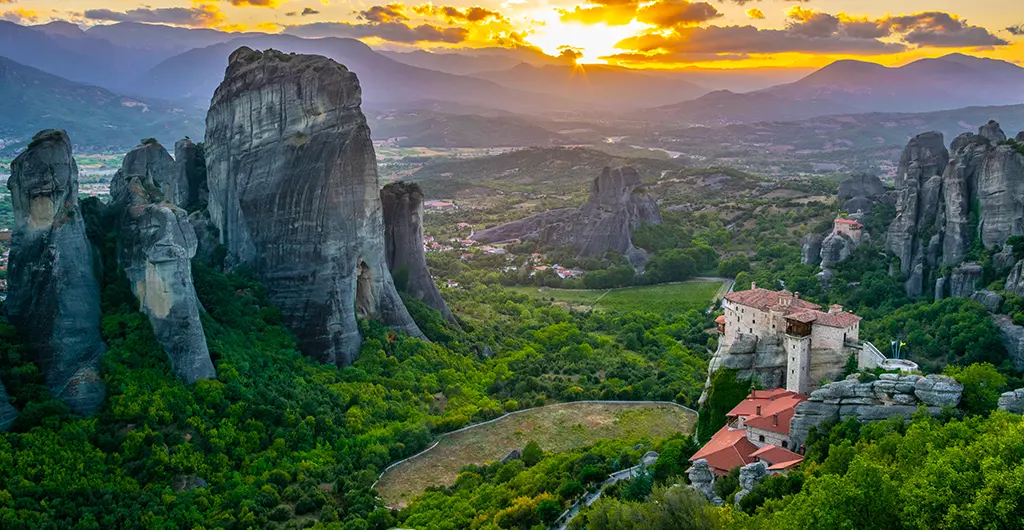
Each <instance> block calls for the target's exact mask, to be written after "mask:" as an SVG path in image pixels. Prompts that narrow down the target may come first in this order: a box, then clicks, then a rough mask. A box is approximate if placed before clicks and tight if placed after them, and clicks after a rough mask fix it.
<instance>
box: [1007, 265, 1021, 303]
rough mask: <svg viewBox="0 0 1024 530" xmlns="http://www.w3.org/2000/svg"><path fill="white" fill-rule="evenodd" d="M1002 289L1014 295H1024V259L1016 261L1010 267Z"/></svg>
mask: <svg viewBox="0 0 1024 530" xmlns="http://www.w3.org/2000/svg"><path fill="white" fill-rule="evenodd" d="M1004 290H1005V291H1006V292H1007V293H1009V294H1012V295H1014V296H1024V260H1021V261H1018V262H1017V263H1016V264H1014V266H1013V268H1012V269H1010V274H1009V275H1008V276H1007V277H1006V285H1005V286H1004Z"/></svg>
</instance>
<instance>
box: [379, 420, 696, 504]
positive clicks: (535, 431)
mask: <svg viewBox="0 0 1024 530" xmlns="http://www.w3.org/2000/svg"><path fill="white" fill-rule="evenodd" d="M696 422H697V414H696V413H695V412H694V411H692V410H690V409H688V408H686V407H683V406H681V405H677V404H674V403H665V402H650V401H648V402H622V401H615V402H613V401H609V402H593V401H581V402H574V403H560V404H557V405H550V406H546V407H539V408H535V409H529V410H524V411H521V412H517V413H512V414H509V415H506V416H503V417H501V418H499V419H497V420H494V421H491V422H486V423H482V424H477V425H472V426H470V427H467V428H465V429H463V430H461V431H456V432H453V433H450V434H447V435H445V436H444V437H442V438H441V439H440V440H439V441H438V443H437V444H436V445H435V446H433V447H431V448H430V449H428V450H426V451H424V452H423V453H420V454H419V455H416V456H414V457H412V458H410V459H408V460H406V461H404V462H401V463H399V464H398V465H396V466H394V467H392V468H390V469H388V470H387V471H385V472H384V474H383V475H382V476H381V479H380V481H379V482H378V483H377V485H376V489H377V491H378V492H379V493H380V497H381V500H382V501H383V503H384V505H386V506H390V507H393V508H400V507H404V506H405V505H407V504H408V503H409V501H411V500H412V499H413V498H414V497H416V496H417V495H419V494H420V493H423V491H424V490H426V488H427V487H429V486H450V485H452V484H454V483H455V479H456V478H457V477H458V474H459V470H460V469H462V468H463V467H464V466H467V465H469V464H486V463H488V462H493V461H496V460H500V459H501V458H503V457H504V456H505V455H507V454H508V453H509V452H510V451H512V450H515V449H519V450H521V449H522V448H523V447H524V446H525V445H526V444H527V443H528V442H530V441H531V440H532V441H536V442H537V443H539V444H540V446H541V448H543V449H544V451H549V452H553V453H561V452H565V451H570V450H572V449H576V448H579V447H583V446H586V445H589V444H592V443H594V442H596V441H599V440H607V439H614V438H631V439H639V438H649V439H655V438H664V437H667V436H671V435H673V434H676V433H680V432H682V433H692V432H693V428H694V426H695V425H696Z"/></svg>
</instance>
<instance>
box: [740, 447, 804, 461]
mask: <svg viewBox="0 0 1024 530" xmlns="http://www.w3.org/2000/svg"><path fill="white" fill-rule="evenodd" d="M750 457H751V458H757V459H760V460H764V461H765V462H768V463H769V464H779V463H783V462H793V461H796V462H800V461H801V460H803V459H804V457H802V456H800V455H799V454H797V453H794V452H793V451H790V450H789V449H786V448H784V447H779V446H777V445H766V446H764V447H762V448H760V449H758V450H757V451H754V452H753V453H750Z"/></svg>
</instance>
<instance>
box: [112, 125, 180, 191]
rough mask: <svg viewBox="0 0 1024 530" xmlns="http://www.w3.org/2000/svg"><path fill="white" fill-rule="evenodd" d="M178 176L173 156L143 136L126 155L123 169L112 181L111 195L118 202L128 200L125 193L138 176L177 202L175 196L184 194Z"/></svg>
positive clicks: (146, 186)
mask: <svg viewBox="0 0 1024 530" xmlns="http://www.w3.org/2000/svg"><path fill="white" fill-rule="evenodd" d="M178 176H179V172H178V169H177V167H176V165H175V162H174V159H173V158H171V155H170V153H168V152H167V150H166V149H164V146H162V145H160V142H157V141H156V140H154V139H152V138H150V139H147V140H143V141H142V143H141V144H139V145H137V146H135V147H134V148H132V150H131V151H129V152H128V154H127V155H125V157H124V160H123V161H122V162H121V169H119V170H117V173H116V174H114V178H113V179H112V180H111V181H110V196H111V198H113V203H114V204H115V205H123V204H124V203H125V202H126V201H128V200H129V197H128V196H127V195H125V194H126V193H127V192H128V191H129V186H128V183H129V182H131V181H132V179H137V180H138V181H139V182H140V183H141V184H142V185H143V186H144V187H145V188H146V189H147V190H148V191H149V192H151V193H154V194H156V195H159V196H160V197H161V198H162V199H164V200H166V201H168V202H171V203H174V199H175V197H177V196H179V195H181V193H180V192H179V191H178V190H179V189H180V188H181V186H179V185H178Z"/></svg>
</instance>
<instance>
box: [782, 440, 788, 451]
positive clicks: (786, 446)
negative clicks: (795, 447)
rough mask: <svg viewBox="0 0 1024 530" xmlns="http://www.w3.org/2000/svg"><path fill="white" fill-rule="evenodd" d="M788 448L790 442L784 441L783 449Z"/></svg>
mask: <svg viewBox="0 0 1024 530" xmlns="http://www.w3.org/2000/svg"><path fill="white" fill-rule="evenodd" d="M788 447H789V442H787V441H786V440H782V448H783V449H786V448H788Z"/></svg>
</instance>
